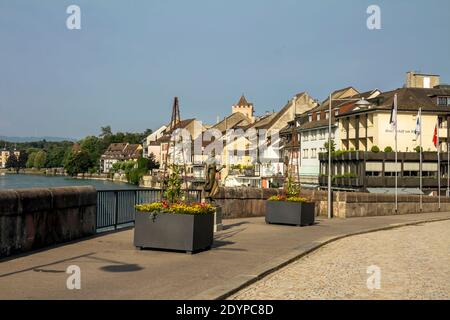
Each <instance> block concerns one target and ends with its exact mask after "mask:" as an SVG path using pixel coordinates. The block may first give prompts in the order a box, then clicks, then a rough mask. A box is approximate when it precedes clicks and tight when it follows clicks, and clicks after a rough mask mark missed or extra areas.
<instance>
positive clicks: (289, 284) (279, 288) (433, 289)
mask: <svg viewBox="0 0 450 320" xmlns="http://www.w3.org/2000/svg"><path fill="white" fill-rule="evenodd" d="M373 265H376V266H377V267H379V270H380V286H379V289H373V288H372V290H369V289H368V288H367V279H368V278H369V277H370V276H371V275H370V274H367V268H368V267H369V266H373ZM231 298H232V299H401V300H405V299H450V221H449V220H447V221H440V222H431V223H425V224H420V225H415V226H407V227H402V228H398V229H392V230H386V231H380V232H375V233H368V234H364V235H357V236H353V237H349V238H345V239H341V240H338V241H336V242H333V243H330V244H328V245H326V246H324V247H322V248H320V249H318V250H317V251H315V252H313V253H311V254H310V255H308V256H306V257H304V258H302V259H300V260H298V261H296V262H294V263H292V264H290V265H288V266H286V267H284V268H283V269H281V270H279V271H277V272H275V273H273V274H271V275H269V276H268V277H267V278H264V279H262V280H261V281H258V282H256V283H255V284H253V285H251V286H250V287H248V288H245V289H243V290H242V291H240V292H239V293H237V294H236V295H234V296H232V297H231Z"/></svg>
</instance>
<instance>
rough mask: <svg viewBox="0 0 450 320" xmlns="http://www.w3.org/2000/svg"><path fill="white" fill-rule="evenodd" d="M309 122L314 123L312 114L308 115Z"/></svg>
mask: <svg viewBox="0 0 450 320" xmlns="http://www.w3.org/2000/svg"><path fill="white" fill-rule="evenodd" d="M308 121H309V122H311V121H312V114H308Z"/></svg>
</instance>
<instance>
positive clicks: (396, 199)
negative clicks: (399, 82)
mask: <svg viewBox="0 0 450 320" xmlns="http://www.w3.org/2000/svg"><path fill="white" fill-rule="evenodd" d="M394 104H395V106H394V108H395V109H396V110H395V212H396V213H397V212H398V190H397V188H398V168H397V162H398V161H397V160H398V159H397V131H398V130H397V125H398V122H397V119H398V109H397V108H398V106H397V94H395V96H394Z"/></svg>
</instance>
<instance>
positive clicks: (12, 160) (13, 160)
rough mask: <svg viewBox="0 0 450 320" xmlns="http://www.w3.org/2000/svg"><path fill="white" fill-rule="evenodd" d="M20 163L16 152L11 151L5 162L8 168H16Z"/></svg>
mask: <svg viewBox="0 0 450 320" xmlns="http://www.w3.org/2000/svg"><path fill="white" fill-rule="evenodd" d="M17 164H18V159H17V157H16V155H15V154H14V153H11V154H10V156H9V157H8V159H7V160H6V163H5V168H7V169H15V168H16V167H17Z"/></svg>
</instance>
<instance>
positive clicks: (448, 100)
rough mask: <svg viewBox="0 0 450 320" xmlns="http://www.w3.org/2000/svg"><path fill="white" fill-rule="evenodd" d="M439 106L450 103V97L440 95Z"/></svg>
mask: <svg viewBox="0 0 450 320" xmlns="http://www.w3.org/2000/svg"><path fill="white" fill-rule="evenodd" d="M437 103H438V106H442V107H446V106H449V105H450V99H449V98H447V97H438V101H437Z"/></svg>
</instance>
